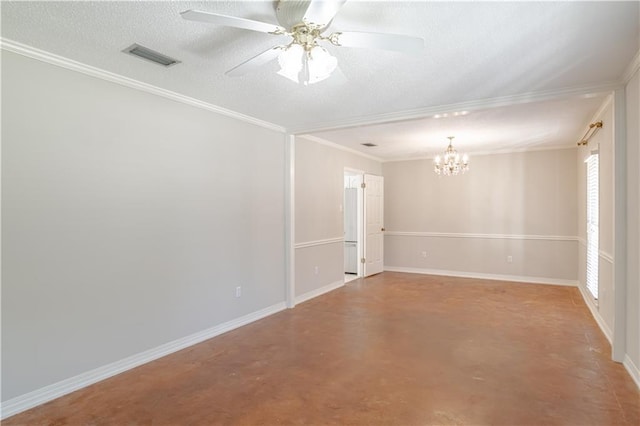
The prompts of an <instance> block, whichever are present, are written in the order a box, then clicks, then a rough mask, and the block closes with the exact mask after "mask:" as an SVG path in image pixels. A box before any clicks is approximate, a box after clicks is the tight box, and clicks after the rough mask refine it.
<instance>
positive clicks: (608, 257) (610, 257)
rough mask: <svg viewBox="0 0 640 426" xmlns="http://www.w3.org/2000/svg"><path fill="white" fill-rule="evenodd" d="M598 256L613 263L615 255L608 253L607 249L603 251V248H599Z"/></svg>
mask: <svg viewBox="0 0 640 426" xmlns="http://www.w3.org/2000/svg"><path fill="white" fill-rule="evenodd" d="M598 256H600V258H601V259H604V260H606V261H607V262H609V263H610V264H612V265H613V263H614V262H613V255H612V254H609V253H607V252H606V251H602V250H598Z"/></svg>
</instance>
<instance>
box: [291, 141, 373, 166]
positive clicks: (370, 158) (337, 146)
mask: <svg viewBox="0 0 640 426" xmlns="http://www.w3.org/2000/svg"><path fill="white" fill-rule="evenodd" d="M296 137H299V138H302V139H307V140H309V141H311V142H316V143H319V144H320V145H325V146H329V147H331V148H335V149H338V150H340V151H345V152H348V153H350V154H354V155H358V156H360V157H364V158H367V159H369V160H374V161H378V162H380V163H383V162H384V160H383V159H382V158H379V157H375V156H373V155H369V154H365V153H364V152H360V151H357V150H355V149H353V148H348V147H346V146H344V145H340V144H337V143H335V142H331V141H328V140H326V139H322V138H319V137H317V136H312V135H297V136H296Z"/></svg>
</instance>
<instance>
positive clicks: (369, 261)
mask: <svg viewBox="0 0 640 426" xmlns="http://www.w3.org/2000/svg"><path fill="white" fill-rule="evenodd" d="M383 184H384V180H383V177H382V176H374V175H364V231H365V232H364V259H365V261H364V276H365V277H368V276H371V275H373V274H379V273H380V272H382V269H383V257H384V251H383V249H384V238H383V232H384V222H383V209H384V198H383V195H384V187H383Z"/></svg>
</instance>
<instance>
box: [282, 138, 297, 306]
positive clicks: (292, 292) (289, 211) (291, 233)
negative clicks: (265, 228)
mask: <svg viewBox="0 0 640 426" xmlns="http://www.w3.org/2000/svg"><path fill="white" fill-rule="evenodd" d="M295 142H296V137H295V136H293V135H286V136H285V139H284V151H285V176H284V192H285V194H284V199H285V203H284V204H285V205H284V220H285V222H284V223H285V228H284V230H285V232H284V246H285V285H286V287H285V294H286V302H287V308H289V309H291V308H293V307H295V306H296V301H295V299H296V266H295V265H296V250H295V245H296V244H295V242H296V234H295V233H296V196H295V192H296V191H295V189H296V188H295V187H296V144H295Z"/></svg>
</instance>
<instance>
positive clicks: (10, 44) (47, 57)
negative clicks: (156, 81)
mask: <svg viewBox="0 0 640 426" xmlns="http://www.w3.org/2000/svg"><path fill="white" fill-rule="evenodd" d="M0 48H1V49H4V50H7V51H9V52H13V53H17V54H19V55H22V56H27V57H29V58H32V59H37V60H39V61H42V62H46V63H48V64H51V65H56V66H59V67H62V68H66V69H69V70H72V71H76V72H79V73H82V74H86V75H90V76H92V77H96V78H100V79H102V80H106V81H110V82H112V83H116V84H120V85H122V86H126V87H130V88H132V89H137V90H141V91H143V92H147V93H152V94H154V95H158V96H162V97H164V98H168V99H171V100H174V101H178V102H182V103H184V104H187V105H191V106H194V107H196V108H201V109H205V110H207V111H212V112H215V113H217V114H221V115H224V116H227V117H231V118H235V119H237V120H240V121H244V122H245V123H250V124H254V125H256V126H260V127H263V128H265V129H269V130H275V131H277V132H282V133H284V132H285V131H286V129H285V128H284V127H282V126H279V125H277V124H273V123H269V122H267V121H264V120H260V119H257V118H254V117H250V116H248V115H244V114H240V113H239V112H235V111H231V110H229V109H226V108H222V107H219V106H216V105H213V104H210V103H207V102H203V101H200V100H198V99H194V98H190V97H188V96H184V95H181V94H179V93H176V92H172V91H169V90H166V89H162V88H160V87H156V86H152V85H151V84H147V83H143V82H141V81H138V80H134V79H132V78H128V77H124V76H122V75H119V74H115V73H112V72H109V71H105V70H102V69H100V68H96V67H92V66H90V65H86V64H83V63H81V62H77V61H74V60H72V59H68V58H65V57H62V56H58V55H55V54H53V53H49V52H46V51H44V50H40V49H36V48H35V47H31V46H28V45H26V44H22V43H18V42H16V41H13V40H9V39H6V38H0Z"/></svg>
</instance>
